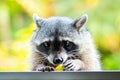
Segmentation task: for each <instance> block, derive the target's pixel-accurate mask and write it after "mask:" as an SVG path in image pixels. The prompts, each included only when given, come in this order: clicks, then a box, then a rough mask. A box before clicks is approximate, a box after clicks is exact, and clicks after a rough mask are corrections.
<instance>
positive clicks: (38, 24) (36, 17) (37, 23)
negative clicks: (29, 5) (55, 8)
mask: <svg viewBox="0 0 120 80" xmlns="http://www.w3.org/2000/svg"><path fill="white" fill-rule="evenodd" d="M33 20H34V22H35V23H36V25H37V27H39V28H40V23H41V21H42V20H43V19H42V18H40V17H39V16H38V15H37V14H33Z"/></svg>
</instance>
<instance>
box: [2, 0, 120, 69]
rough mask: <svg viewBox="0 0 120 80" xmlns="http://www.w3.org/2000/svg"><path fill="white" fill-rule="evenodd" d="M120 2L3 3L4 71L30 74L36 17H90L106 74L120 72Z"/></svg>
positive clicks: (89, 25) (19, 0)
mask: <svg viewBox="0 0 120 80" xmlns="http://www.w3.org/2000/svg"><path fill="white" fill-rule="evenodd" d="M119 7H120V0H114V1H113V0H0V71H27V70H28V67H29V66H28V64H29V62H28V54H29V52H30V46H29V40H30V36H31V34H32V31H33V30H34V29H35V28H36V27H35V24H34V23H33V20H32V15H33V13H38V14H39V16H41V17H43V18H45V17H49V16H68V17H71V18H78V17H80V16H81V15H82V14H84V13H87V14H88V16H89V20H88V23H87V28H88V29H89V30H90V31H91V33H92V36H93V39H94V43H95V45H96V47H97V49H98V50H99V52H100V53H99V54H100V55H101V64H102V68H103V69H104V70H119V69H120V9H119Z"/></svg>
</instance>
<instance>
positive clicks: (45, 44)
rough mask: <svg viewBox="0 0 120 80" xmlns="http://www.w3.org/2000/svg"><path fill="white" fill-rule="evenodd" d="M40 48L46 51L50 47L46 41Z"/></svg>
mask: <svg viewBox="0 0 120 80" xmlns="http://www.w3.org/2000/svg"><path fill="white" fill-rule="evenodd" d="M41 47H44V48H46V49H47V48H49V47H50V42H47V41H46V42H44V43H42V44H41Z"/></svg>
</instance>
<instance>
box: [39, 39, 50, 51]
mask: <svg viewBox="0 0 120 80" xmlns="http://www.w3.org/2000/svg"><path fill="white" fill-rule="evenodd" d="M49 48H50V42H49V41H48V42H47V41H46V42H43V43H41V44H40V45H39V46H37V49H38V50H39V51H41V52H44V51H48V50H49Z"/></svg>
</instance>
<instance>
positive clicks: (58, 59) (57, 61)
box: [53, 57, 63, 64]
mask: <svg viewBox="0 0 120 80" xmlns="http://www.w3.org/2000/svg"><path fill="white" fill-rule="evenodd" d="M62 62H63V58H62V57H57V58H54V59H53V63H54V64H60V63H62Z"/></svg>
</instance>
